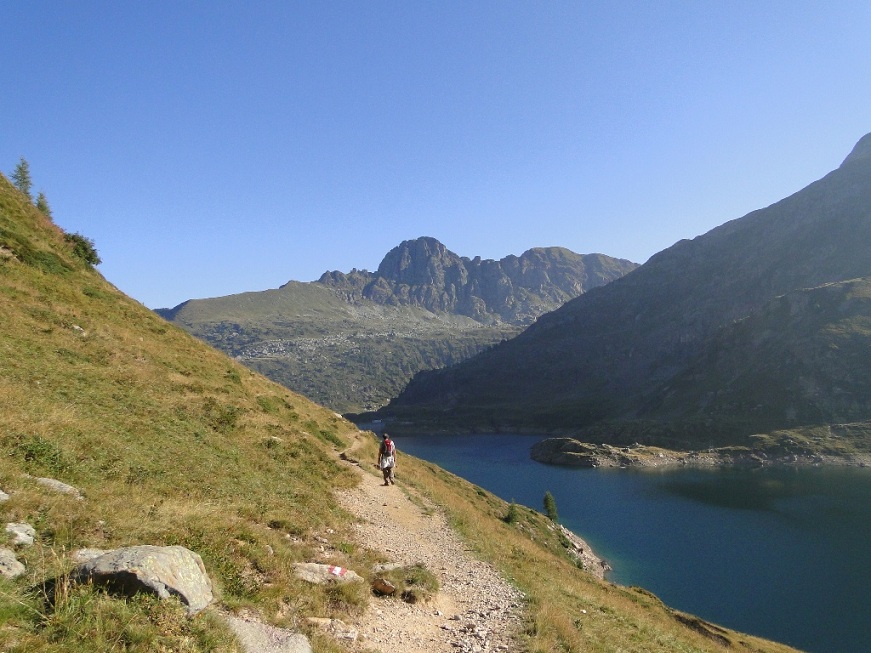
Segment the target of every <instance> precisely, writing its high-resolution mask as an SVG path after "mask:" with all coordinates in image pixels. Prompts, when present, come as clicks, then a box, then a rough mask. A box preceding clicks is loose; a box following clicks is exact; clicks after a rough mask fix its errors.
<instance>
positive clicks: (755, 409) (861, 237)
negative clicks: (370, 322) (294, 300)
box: [383, 134, 871, 448]
mask: <svg viewBox="0 0 871 653" xmlns="http://www.w3.org/2000/svg"><path fill="white" fill-rule="evenodd" d="M869 288H871V134H869V135H868V136H865V137H863V138H862V139H861V140H860V141H859V142H858V143H857V145H856V146H855V147H854V148H853V150H852V152H851V153H850V155H849V156H848V157H847V158H846V159H845V160H844V162H843V163H842V164H841V166H840V167H839V168H838V169H836V170H834V171H833V172H831V173H830V174H828V175H826V176H825V177H824V178H823V179H820V180H819V181H817V182H814V183H813V184H811V185H809V186H808V187H807V188H805V189H803V190H801V191H799V192H797V193H795V194H794V195H792V196H790V197H787V198H786V199H784V200H781V201H780V202H777V203H775V204H773V205H771V206H769V207H767V208H764V209H760V210H757V211H753V212H752V213H749V214H748V215H746V216H744V217H743V218H740V219H737V220H733V221H731V222H728V223H726V224H724V225H722V226H720V227H717V228H716V229H713V230H712V231H710V232H708V233H707V234H705V235H703V236H699V237H697V238H695V239H693V240H691V241H689V240H684V241H680V242H678V243H676V244H675V245H674V246H672V247H670V248H668V249H666V250H664V251H662V252H660V253H658V254H656V255H655V256H653V257H652V258H651V259H650V260H649V261H648V262H647V263H646V264H644V265H643V266H641V267H639V268H638V269H637V270H635V271H633V272H632V274H629V275H626V276H625V277H622V278H621V279H618V280H616V281H615V282H613V283H610V284H608V285H606V286H603V287H601V288H596V289H594V290H592V291H590V292H588V293H585V294H583V295H580V296H579V297H578V298H577V299H574V300H571V301H569V302H568V303H566V304H565V305H564V306H563V307H562V308H560V309H558V310H556V311H554V312H552V313H549V314H547V315H544V316H542V317H541V318H539V319H538V321H537V322H536V323H535V324H534V325H532V326H531V327H530V328H529V329H528V330H526V331H525V332H524V333H523V334H521V335H520V336H518V337H517V338H515V339H513V340H511V341H508V342H506V343H503V344H501V345H499V346H497V347H496V348H494V349H493V350H491V351H488V352H485V353H482V354H481V355H479V356H477V357H475V358H473V359H470V360H468V361H465V362H464V363H462V364H459V365H457V366H454V367H451V368H448V369H445V370H440V371H432V372H425V373H421V374H419V375H418V376H417V377H416V378H415V379H414V380H413V381H412V383H410V384H409V386H408V387H407V388H406V389H405V391H404V392H403V393H402V394H401V395H400V396H399V397H398V398H397V399H396V400H395V401H394V402H393V403H392V404H391V405H390V406H389V408H388V409H385V411H383V412H384V414H388V413H389V414H391V415H395V416H401V417H402V418H403V419H404V420H406V421H415V422H417V423H418V424H423V425H425V426H422V427H421V428H440V427H442V426H445V425H447V424H450V426H451V428H456V427H458V426H464V427H469V428H487V429H495V430H506V431H515V432H516V431H517V430H520V429H528V430H535V431H538V432H547V431H562V432H573V433H580V434H581V435H582V436H583V434H587V436H588V437H589V438H591V439H593V441H594V442H600V441H602V442H605V441H609V442H618V443H625V442H629V443H632V442H635V441H644V440H645V439H647V440H649V441H655V442H658V443H660V444H666V445H668V444H671V445H674V446H681V447H690V448H691V447H697V446H699V445H700V444H701V445H703V446H706V445H708V444H717V443H735V442H738V443H746V442H747V440H746V438H747V437H749V436H751V435H753V434H755V433H759V432H765V431H772V430H776V429H796V428H804V427H809V426H812V425H831V424H845V423H852V422H860V421H865V420H871V382H868V381H866V379H868V378H869V375H868V374H867V371H868V370H869V369H871V299H869V298H871V290H869ZM863 370H864V372H863ZM860 430H861V429H860ZM868 432H869V433H871V429H869V430H868ZM826 433H828V431H826ZM869 442H871V438H869Z"/></svg>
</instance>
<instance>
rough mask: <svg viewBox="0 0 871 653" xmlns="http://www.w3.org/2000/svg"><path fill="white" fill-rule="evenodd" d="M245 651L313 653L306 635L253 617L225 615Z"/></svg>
mask: <svg viewBox="0 0 871 653" xmlns="http://www.w3.org/2000/svg"><path fill="white" fill-rule="evenodd" d="M225 619H226V620H227V624H228V625H229V626H230V628H231V629H232V630H233V632H234V633H236V638H237V639H238V640H239V643H240V644H241V645H242V648H243V649H245V651H246V653H313V652H312V647H311V644H310V643H309V641H308V637H306V636H305V635H302V634H300V633H295V632H292V631H290V630H286V629H284V628H276V627H275V626H270V625H269V624H264V623H261V622H260V621H257V620H255V619H242V618H240V617H236V616H233V615H225Z"/></svg>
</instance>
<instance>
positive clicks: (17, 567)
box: [0, 548, 25, 580]
mask: <svg viewBox="0 0 871 653" xmlns="http://www.w3.org/2000/svg"><path fill="white" fill-rule="evenodd" d="M24 571H25V568H24V565H23V564H21V563H20V562H18V558H16V557H15V552H14V551H11V550H10V549H6V548H0V576H3V577H4V578H8V579H9V580H12V579H13V578H18V577H19V576H21V575H22V574H23V573H24Z"/></svg>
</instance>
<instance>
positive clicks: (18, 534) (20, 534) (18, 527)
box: [6, 523, 36, 546]
mask: <svg viewBox="0 0 871 653" xmlns="http://www.w3.org/2000/svg"><path fill="white" fill-rule="evenodd" d="M6 532H7V533H9V534H10V535H11V536H12V544H15V545H16V546H30V545H31V544H33V540H34V538H35V537H36V531H35V530H33V526H31V525H30V524H15V523H10V524H6Z"/></svg>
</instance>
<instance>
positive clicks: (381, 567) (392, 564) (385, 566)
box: [372, 562, 402, 574]
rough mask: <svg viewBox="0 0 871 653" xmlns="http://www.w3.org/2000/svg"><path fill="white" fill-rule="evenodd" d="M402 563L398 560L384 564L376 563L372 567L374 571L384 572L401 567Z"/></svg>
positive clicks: (377, 572)
mask: <svg viewBox="0 0 871 653" xmlns="http://www.w3.org/2000/svg"><path fill="white" fill-rule="evenodd" d="M400 567H402V565H401V564H400V563H398V562H389V563H386V564H383V565H375V566H374V567H372V571H373V572H375V573H376V574H383V573H384V572H385V571H393V570H394V569H399V568H400Z"/></svg>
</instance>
